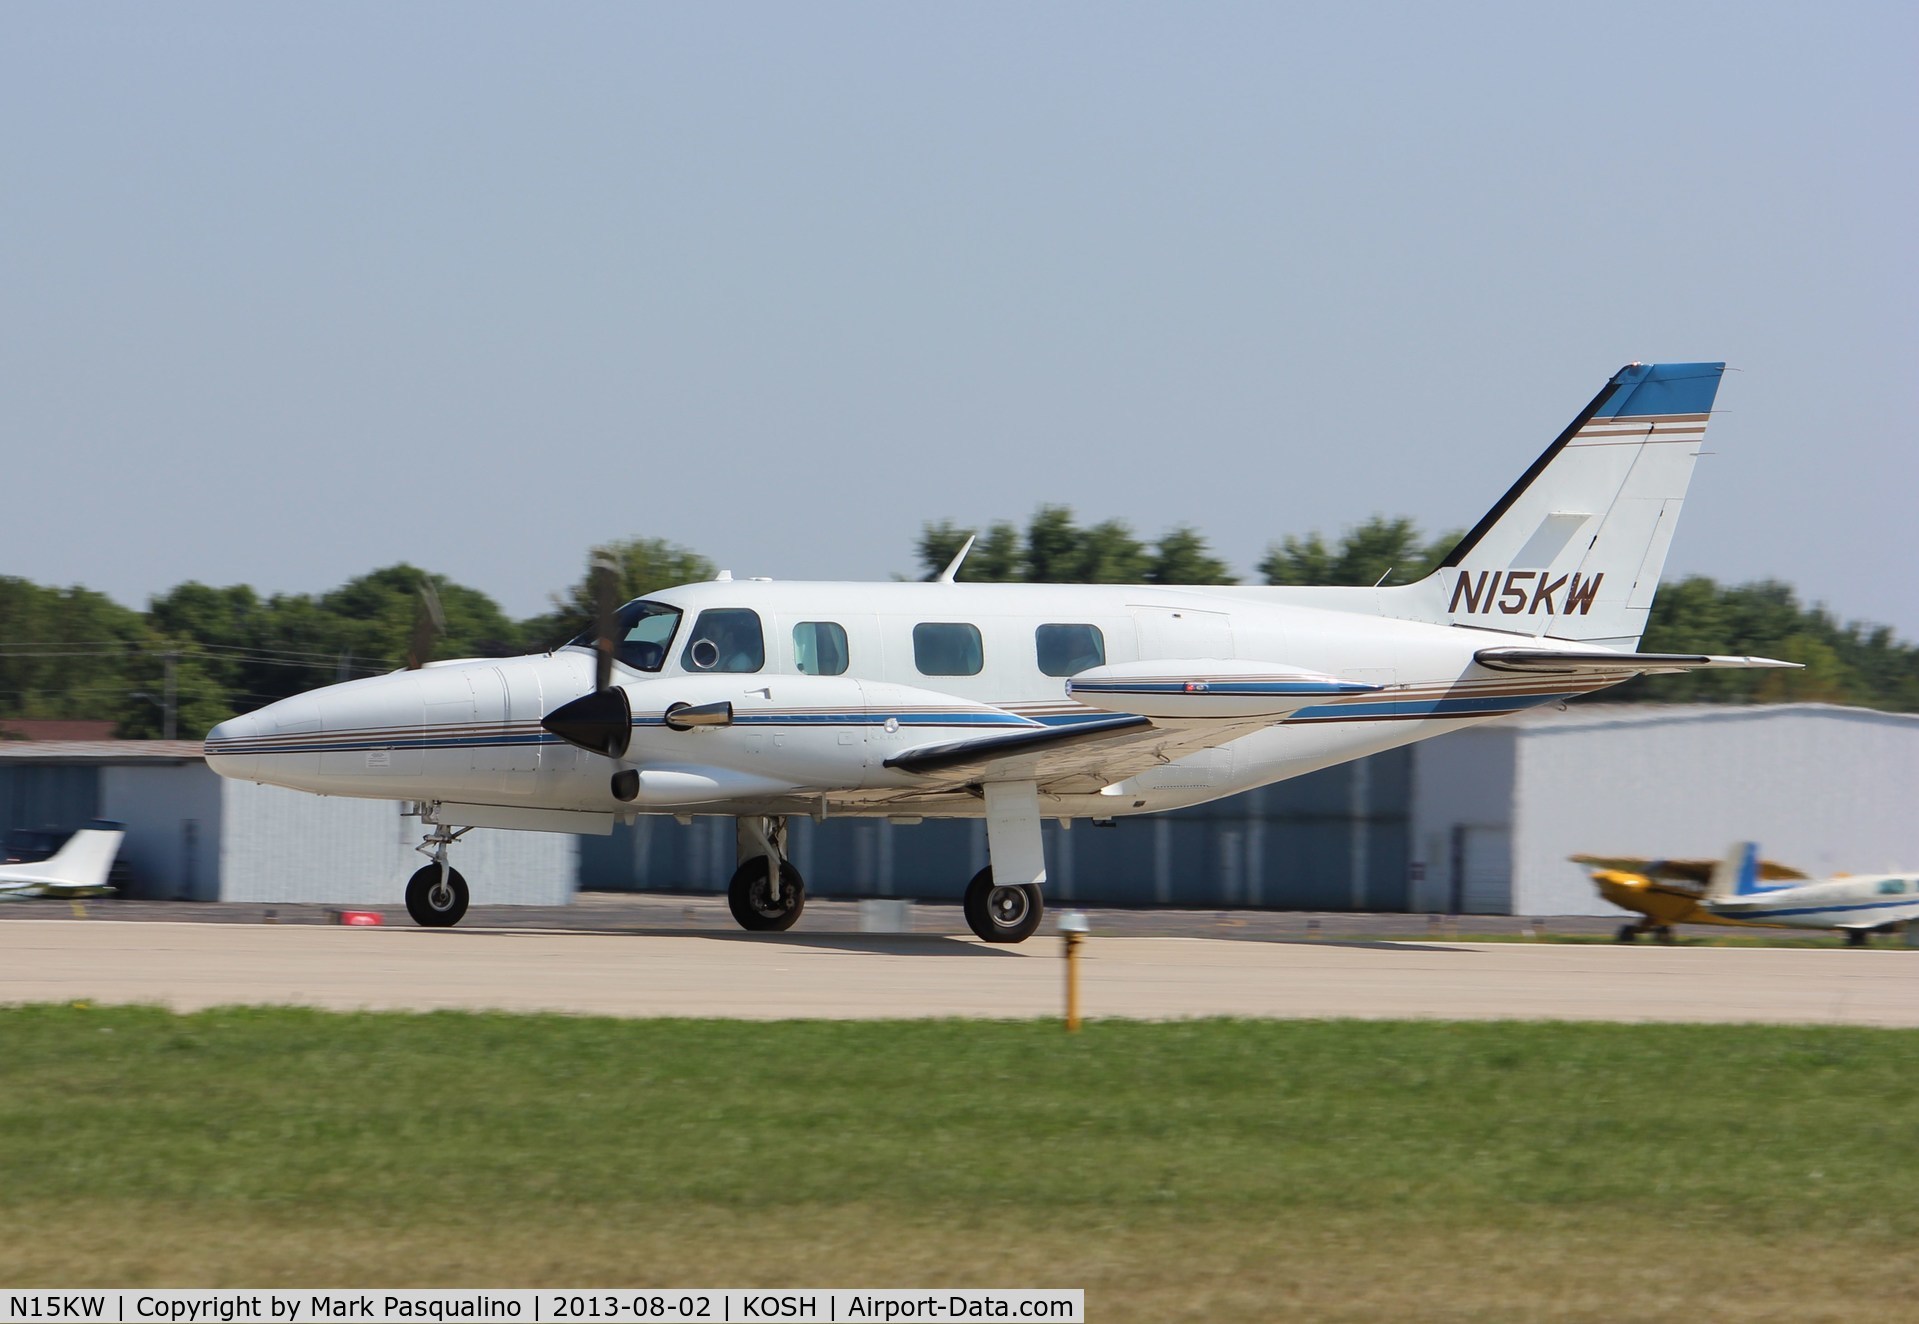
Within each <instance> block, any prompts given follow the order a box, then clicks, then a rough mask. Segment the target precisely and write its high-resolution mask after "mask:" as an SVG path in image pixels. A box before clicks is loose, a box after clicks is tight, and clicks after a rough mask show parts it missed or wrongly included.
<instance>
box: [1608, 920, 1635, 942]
mask: <svg viewBox="0 0 1919 1324" xmlns="http://www.w3.org/2000/svg"><path fill="white" fill-rule="evenodd" d="M1638 938H1639V926H1638V925H1637V924H1621V925H1620V926H1619V932H1618V933H1616V934H1614V935H1613V941H1614V942H1635V941H1637V940H1638Z"/></svg>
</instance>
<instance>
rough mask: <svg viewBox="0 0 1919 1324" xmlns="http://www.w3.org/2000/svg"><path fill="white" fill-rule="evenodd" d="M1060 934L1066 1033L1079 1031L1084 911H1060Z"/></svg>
mask: <svg viewBox="0 0 1919 1324" xmlns="http://www.w3.org/2000/svg"><path fill="white" fill-rule="evenodd" d="M1059 932H1060V936H1061V937H1062V938H1064V939H1065V940H1066V1029H1067V1032H1068V1033H1071V1034H1077V1033H1078V1032H1079V945H1080V943H1081V942H1082V941H1084V940H1085V938H1086V934H1087V932H1088V926H1087V923H1086V912H1085V911H1083V910H1066V911H1062V912H1060V917H1059Z"/></svg>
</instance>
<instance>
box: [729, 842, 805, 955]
mask: <svg viewBox="0 0 1919 1324" xmlns="http://www.w3.org/2000/svg"><path fill="white" fill-rule="evenodd" d="M735 842H736V848H737V851H738V855H739V861H740V867H739V868H737V869H735V870H734V871H733V878H732V881H731V882H729V883H727V885H726V904H727V908H728V909H730V910H731V911H732V912H733V918H734V920H735V921H736V922H737V923H738V924H739V926H740V927H741V928H743V929H745V930H747V931H748V932H750V933H779V932H781V931H783V930H785V929H790V928H792V927H793V925H794V924H795V923H796V922H797V921H798V920H799V917H800V912H801V911H802V910H804V909H806V881H805V880H804V879H802V878H801V877H800V871H799V870H798V869H795V868H794V867H793V866H792V865H790V864H788V863H787V862H786V820H785V819H784V818H758V817H755V818H742V819H739V820H737V825H736V829H735ZM776 870H777V871H778V872H777V877H778V878H779V883H778V885H777V886H775V885H774V884H773V883H772V881H771V880H772V879H773V878H774V877H775V876H776V874H775V871H776Z"/></svg>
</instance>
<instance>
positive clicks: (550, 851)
mask: <svg viewBox="0 0 1919 1324" xmlns="http://www.w3.org/2000/svg"><path fill="white" fill-rule="evenodd" d="M225 785H226V801H225V805H224V813H223V815H222V824H223V829H222V832H221V837H220V874H221V891H220V899H221V900H223V901H265V902H274V901H284V902H288V903H293V902H321V903H326V904H332V905H366V906H373V905H380V906H391V905H395V904H397V903H398V902H399V901H400V899H401V897H402V896H403V895H404V894H405V889H406V880H407V879H408V878H409V877H411V876H412V874H413V871H414V870H415V869H418V868H419V867H420V866H421V865H423V864H425V863H426V862H427V861H426V857H425V856H423V855H418V854H415V853H414V849H413V848H414V847H415V846H417V845H418V844H419V843H420V840H421V838H422V836H423V835H424V834H425V831H426V829H425V828H423V827H422V826H421V823H420V820H419V819H417V818H406V817H403V816H402V815H401V813H400V805H399V804H398V803H397V802H395V801H391V800H355V799H347V798H343V797H337V796H318V795H309V794H307V793H305V792H303V791H290V790H287V789H285V788H284V787H278V786H261V785H258V784H256V783H253V782H227V783H225ZM578 850H579V846H578V839H577V838H574V837H571V836H567V835H565V834H562V833H556V832H501V831H495V830H491V829H485V828H481V829H477V830H475V831H473V832H470V833H468V834H467V835H466V836H464V837H462V838H461V839H460V841H459V842H458V843H457V844H456V845H455V846H454V847H453V849H452V854H451V857H450V858H451V859H452V862H453V867H454V868H456V869H458V870H459V871H460V872H461V874H462V875H464V876H465V878H466V880H467V886H468V888H469V889H470V890H471V892H472V902H473V904H474V905H476V906H557V905H565V904H566V903H567V902H568V901H569V900H571V898H572V893H573V879H574V876H575V873H576V872H577V870H578V863H577V857H578Z"/></svg>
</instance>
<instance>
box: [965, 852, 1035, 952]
mask: <svg viewBox="0 0 1919 1324" xmlns="http://www.w3.org/2000/svg"><path fill="white" fill-rule="evenodd" d="M965 909H966V926H967V927H968V928H970V929H971V930H973V932H974V933H976V934H978V935H979V938H980V941H981V942H1025V941H1026V940H1027V939H1028V938H1030V937H1032V936H1033V935H1034V934H1035V933H1037V932H1038V931H1039V922H1040V920H1042V919H1043V918H1045V916H1046V902H1045V900H1044V898H1042V897H1041V896H1040V894H1039V889H1038V888H1037V887H1035V886H1033V885H1032V884H1031V883H1024V884H1020V885H1018V886H1013V887H995V886H993V866H992V865H990V864H989V865H987V866H986V867H985V868H984V869H981V870H980V871H979V872H978V873H976V874H974V875H973V881H972V882H970V883H968V884H967V885H966V906H965Z"/></svg>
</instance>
